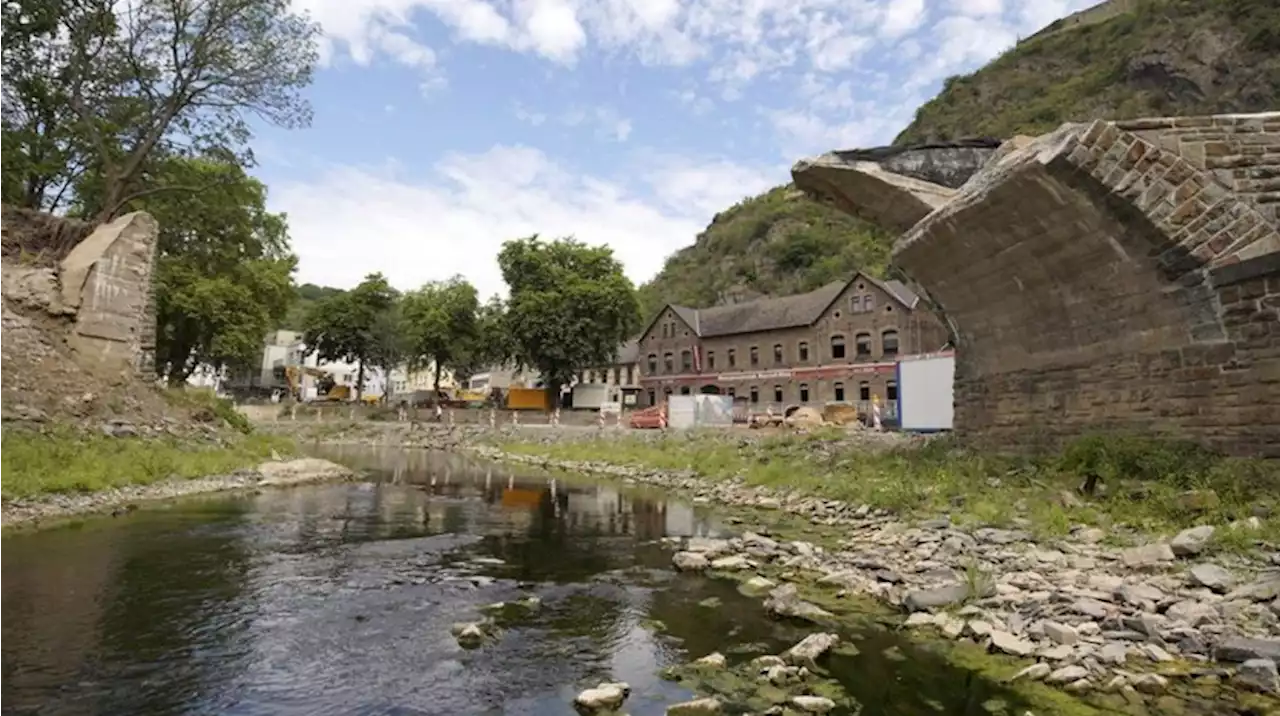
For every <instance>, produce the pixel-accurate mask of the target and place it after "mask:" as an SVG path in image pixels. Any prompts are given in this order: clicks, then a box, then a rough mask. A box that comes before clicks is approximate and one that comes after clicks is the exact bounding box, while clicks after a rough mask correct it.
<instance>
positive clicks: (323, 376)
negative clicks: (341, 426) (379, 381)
mask: <svg viewBox="0 0 1280 716" xmlns="http://www.w3.org/2000/svg"><path fill="white" fill-rule="evenodd" d="M303 375H309V376H311V377H312V378H315V379H316V396H317V397H316V399H317V400H326V401H329V400H331V401H335V402H339V401H348V400H351V397H352V391H351V386H349V385H338V383H337V382H336V381H335V380H334V379H333V375H332V374H330V373H326V372H325V371H323V370H320V369H319V368H312V367H310V366H305V365H301V366H298V365H290V366H285V369H284V376H285V380H287V381H288V383H289V394H290V395H292V396H293V399H294V400H296V401H298V402H302V376H303ZM363 402H365V403H370V404H372V403H376V402H378V396H376V395H366V396H364V398H363Z"/></svg>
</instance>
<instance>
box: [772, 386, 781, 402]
mask: <svg viewBox="0 0 1280 716" xmlns="http://www.w3.org/2000/svg"><path fill="white" fill-rule="evenodd" d="M773 402H775V403H781V402H782V386H780V385H775V386H773Z"/></svg>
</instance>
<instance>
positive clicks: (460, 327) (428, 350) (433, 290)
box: [403, 276, 480, 391]
mask: <svg viewBox="0 0 1280 716" xmlns="http://www.w3.org/2000/svg"><path fill="white" fill-rule="evenodd" d="M479 310H480V299H479V297H478V294H477V293H476V289H475V287H474V286H472V285H471V284H470V283H468V282H467V280H466V279H464V278H462V277H461V276H454V277H453V278H451V279H449V280H447V281H432V282H431V283H428V284H426V285H424V286H423V287H422V288H420V289H418V290H417V291H414V292H412V293H410V294H408V295H406V296H405V299H404V311H403V313H404V326H405V334H406V341H407V346H408V354H409V361H410V364H411V365H413V367H415V368H423V367H426V366H428V365H433V366H434V367H435V389H436V390H437V391H439V390H440V374H441V372H442V371H444V370H445V369H446V368H447V369H449V370H455V369H456V368H458V367H459V366H461V364H462V363H463V361H464V360H465V359H466V358H467V357H468V356H469V355H471V352H472V351H473V349H474V346H475V343H476V339H477V337H478V335H479V334H478V332H477V329H478V325H477V321H476V314H477V312H478V311H479Z"/></svg>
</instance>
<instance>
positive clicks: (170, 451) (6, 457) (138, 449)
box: [0, 430, 296, 499]
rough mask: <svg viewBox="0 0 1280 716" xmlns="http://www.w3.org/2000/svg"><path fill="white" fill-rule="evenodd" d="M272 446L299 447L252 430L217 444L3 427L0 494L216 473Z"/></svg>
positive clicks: (257, 458)
mask: <svg viewBox="0 0 1280 716" xmlns="http://www.w3.org/2000/svg"><path fill="white" fill-rule="evenodd" d="M273 450H274V451H276V452H278V453H279V454H281V455H289V454H293V453H294V452H296V447H295V445H294V443H293V442H292V441H291V440H288V439H286V438H281V437H277V436H268V435H248V436H244V437H240V438H238V439H236V440H234V441H229V442H227V443H226V444H225V445H224V446H221V447H219V446H217V445H213V444H209V445H194V444H191V443H184V442H183V441H180V440H178V439H176V438H163V439H149V438H114V437H107V436H105V435H84V434H76V433H74V432H73V431H71V430H55V431H51V432H49V433H35V432H28V431H5V433H4V437H3V451H2V452H0V463H2V466H3V480H0V494H3V496H4V497H5V498H6V499H10V498H15V497H36V496H39V495H43V494H48V493H68V492H95V491H98V490H105V489H108V488H112V487H122V486H125V485H145V484H149V483H153V482H158V481H160V480H164V479H166V478H169V477H177V478H184V479H191V478H197V477H205V476H208V475H218V474H224V473H229V472H232V471H235V470H238V469H240V468H244V467H251V466H253V465H256V464H258V463H259V462H262V461H263V460H267V459H270V458H271V453H272V451H273Z"/></svg>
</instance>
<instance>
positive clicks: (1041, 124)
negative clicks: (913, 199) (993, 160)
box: [895, 0, 1280, 144]
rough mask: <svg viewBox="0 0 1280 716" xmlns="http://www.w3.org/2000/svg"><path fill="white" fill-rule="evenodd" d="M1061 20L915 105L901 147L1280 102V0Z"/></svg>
mask: <svg viewBox="0 0 1280 716" xmlns="http://www.w3.org/2000/svg"><path fill="white" fill-rule="evenodd" d="M1107 5H1108V6H1110V7H1112V8H1115V9H1116V12H1114V13H1110V14H1108V15H1106V16H1103V17H1102V18H1101V19H1100V21H1097V22H1092V23H1080V24H1075V25H1073V24H1071V23H1070V22H1067V21H1065V20H1064V21H1059V22H1057V23H1054V24H1052V25H1050V26H1049V27H1047V28H1045V29H1044V30H1042V31H1041V32H1039V33H1037V34H1036V35H1033V36H1032V37H1030V38H1027V39H1025V40H1023V41H1022V42H1021V43H1019V44H1018V45H1017V46H1016V47H1014V48H1012V49H1010V50H1009V51H1008V52H1006V53H1004V54H1003V55H1001V56H1000V57H999V58H997V59H996V60H994V61H993V62H991V63H990V64H988V65H987V66H985V67H983V68H982V69H980V70H978V71H977V72H974V73H973V74H971V75H967V76H964V77H952V78H950V79H948V80H947V82H946V84H945V85H944V88H943V90H942V92H941V93H940V94H939V95H938V96H937V97H935V98H934V99H933V100H930V101H929V102H928V103H926V104H925V105H924V106H923V107H921V108H920V109H919V110H917V112H916V117H915V120H914V121H913V122H912V123H911V124H910V125H909V126H908V127H907V128H906V129H904V130H903V131H902V133H901V134H899V135H898V137H897V139H896V140H895V143H896V144H914V143H920V142H927V141H935V140H946V139H957V138H960V137H973V136H992V137H1001V138H1003V137H1009V136H1012V135H1015V134H1039V133H1042V132H1045V131H1048V130H1050V129H1053V128H1054V127H1057V126H1058V125H1059V124H1061V123H1063V122H1067V121H1079V120H1087V119H1097V118H1104V117H1105V118H1111V119H1128V118H1134V117H1143V116H1170V115H1186V114H1217V113H1233V112H1258V111H1264V110H1269V109H1276V108H1277V107H1278V106H1280V3H1277V2H1275V0H1149V1H1147V2H1124V3H1121V2H1112V3H1108V4H1107Z"/></svg>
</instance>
